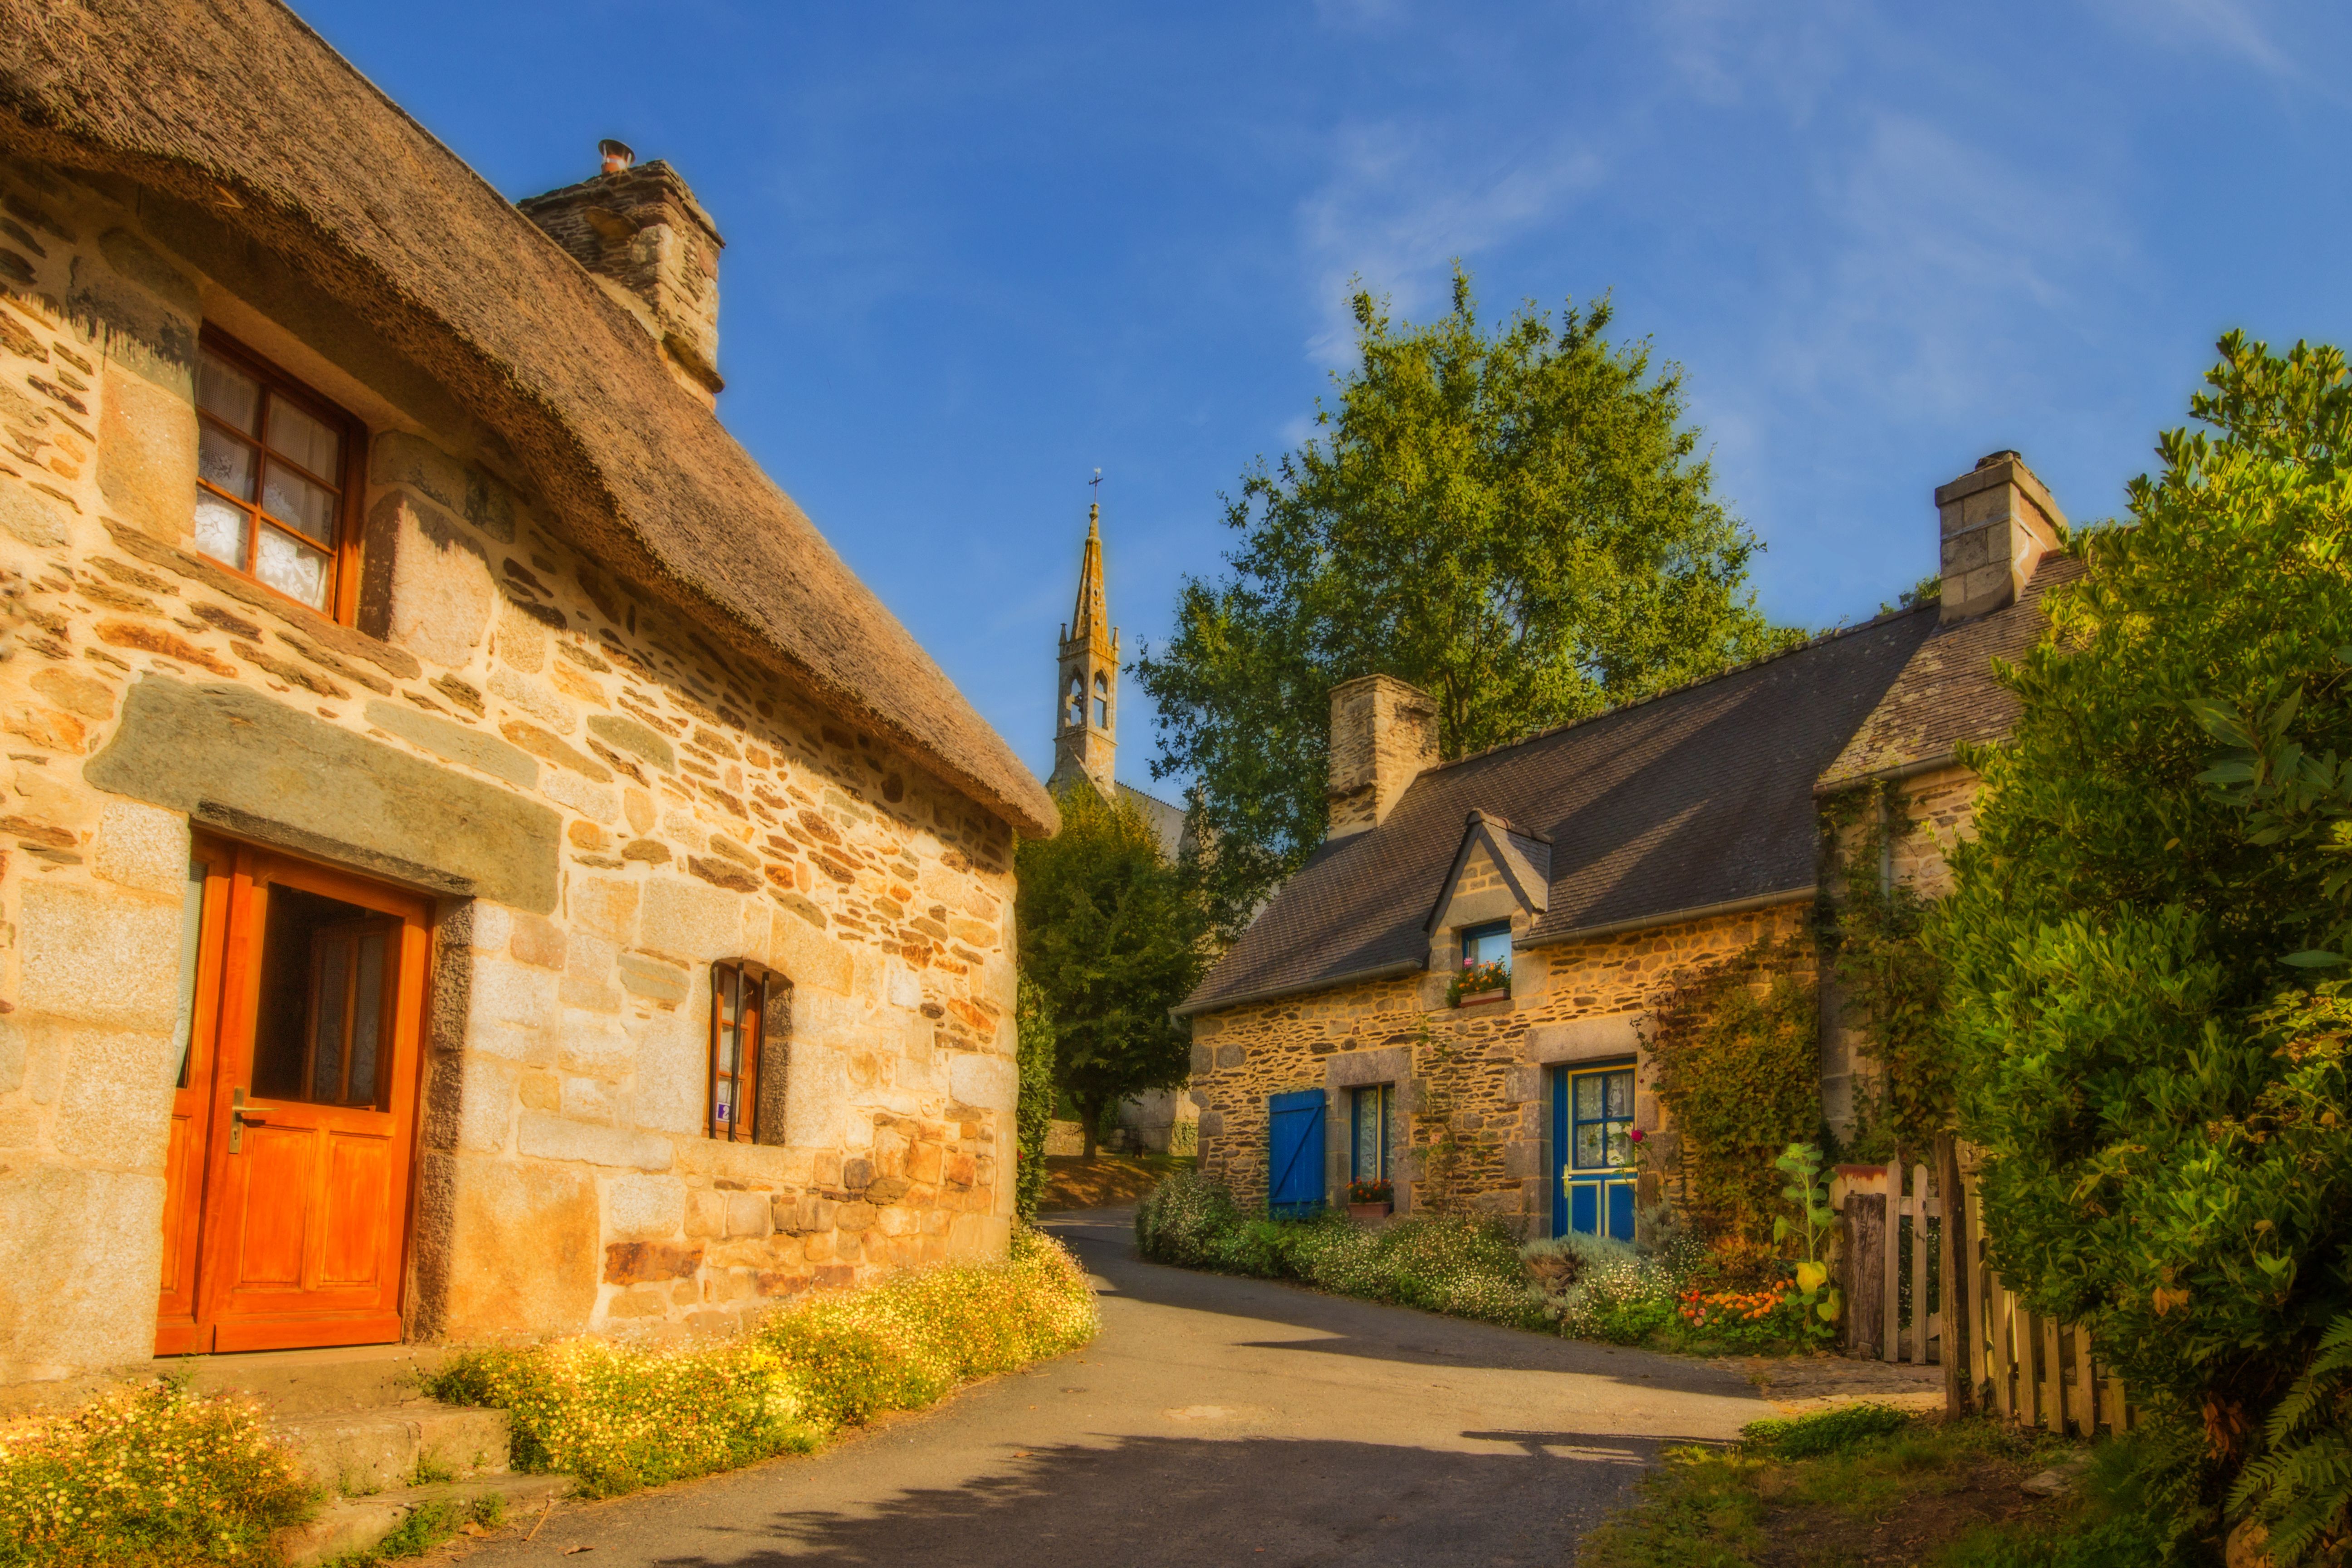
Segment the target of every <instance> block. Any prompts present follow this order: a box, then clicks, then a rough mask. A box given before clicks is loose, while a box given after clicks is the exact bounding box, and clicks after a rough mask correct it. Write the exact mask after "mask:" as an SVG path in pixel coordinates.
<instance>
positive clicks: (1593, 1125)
mask: <svg viewBox="0 0 2352 1568" xmlns="http://www.w3.org/2000/svg"><path fill="white" fill-rule="evenodd" d="M1576 1163H1577V1165H1578V1167H1579V1168H1580V1169H1584V1170H1591V1169H1593V1168H1595V1167H1597V1166H1598V1165H1599V1164H1600V1163H1601V1123H1600V1122H1598V1121H1588V1122H1585V1123H1583V1124H1582V1125H1581V1126H1580V1127H1578V1128H1577V1130H1576Z"/></svg>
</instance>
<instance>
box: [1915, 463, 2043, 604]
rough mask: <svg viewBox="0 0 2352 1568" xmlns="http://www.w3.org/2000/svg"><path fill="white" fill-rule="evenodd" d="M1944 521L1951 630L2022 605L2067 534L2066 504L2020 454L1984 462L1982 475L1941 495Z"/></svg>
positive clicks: (1968, 476) (1964, 478)
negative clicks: (2037, 572) (2036, 572)
mask: <svg viewBox="0 0 2352 1568" xmlns="http://www.w3.org/2000/svg"><path fill="white" fill-rule="evenodd" d="M1936 514H1937V520H1938V521H1939V522H1940V523H1941V525H1942V526H1941V531H1942V534H1943V545H1944V613H1943V624H1944V625H1946V626H1949V625H1950V624H1951V623H1952V622H1954V621H1958V620H1966V619H1967V618H1968V617H1969V616H1981V615H1983V614H1985V613H1986V612H1987V611H1989V610H1998V609H2001V608H2004V607H2005V606H2007V605H2013V604H2015V603H2016V602H2017V595H2019V594H2020V593H2021V592H2022V591H2023V590H2024V587H2025V581H2026V579H2027V578H2029V577H2031V576H2032V575H2033V569H2034V568H2035V567H2036V566H2038V565H2040V564H2041V563H2042V556H2043V555H2045V554H2047V553H2048V552H2051V551H2053V550H2054V549H2056V548H2057V547H2058V531H2059V530H2060V529H2062V528H2063V527H2065V526H2066V516H2065V514H2064V513H2063V512H2062V511H2060V510H2058V503H2057V502H2056V501H2054V500H2051V499H2050V492H2049V491H2048V490H2046V489H2042V481H2041V480H2040V479H2035V478H2034V477H2033V470H2032V469H2031V468H2027V467H2026V466H2025V459H2024V458H2021V457H2019V456H2018V455H2017V454H2016V453H2014V452H1995V453H1993V454H1991V455H1990V457H1985V458H1979V459H1978V460H1977V466H1976V467H1975V468H1972V469H1970V470H1969V472H1967V473H1965V474H1962V475H1961V476H1960V477H1959V478H1958V479H1954V480H1953V481H1952V482H1951V483H1950V484H1948V485H1940V486H1938V487H1937V490H1936Z"/></svg>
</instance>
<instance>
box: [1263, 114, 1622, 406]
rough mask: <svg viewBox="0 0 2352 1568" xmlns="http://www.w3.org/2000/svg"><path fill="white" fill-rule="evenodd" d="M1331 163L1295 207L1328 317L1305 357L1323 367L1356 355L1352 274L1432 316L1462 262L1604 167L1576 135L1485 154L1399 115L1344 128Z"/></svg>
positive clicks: (1551, 208)
mask: <svg viewBox="0 0 2352 1568" xmlns="http://www.w3.org/2000/svg"><path fill="white" fill-rule="evenodd" d="M1331 164H1332V168H1331V173H1330V174H1329V176H1328V178H1327V179H1326V180H1325V181H1324V182H1323V184H1321V185H1320V186H1318V188H1317V189H1316V190H1315V191H1313V192H1312V193H1311V194H1310V195H1308V196H1307V199H1306V200H1305V201H1304V202H1302V203H1301V204H1300V205H1299V209H1298V223H1299V230H1300V243H1301V248H1302V250H1303V251H1304V254H1305V257H1306V261H1307V272H1308V279H1307V287H1308V288H1309V289H1312V290H1313V292H1314V299H1315V303H1316V305H1317V307H1318V310H1320V311H1321V313H1322V317H1323V326H1322V329H1321V331H1318V332H1317V333H1316V334H1315V336H1314V337H1313V338H1312V339H1310V340H1309V342H1308V343H1307V354H1308V357H1309V358H1310V359H1312V360H1313V361H1314V362H1315V363H1320V364H1326V365H1337V364H1339V363H1344V362H1345V361H1346V360H1347V358H1348V357H1349V343H1350V342H1352V339H1353V331H1354V323H1353V322H1352V321H1351V320H1350V319H1349V313H1348V303H1347V295H1348V285H1349V279H1361V280H1362V283H1363V286H1364V287H1366V288H1368V289H1370V290H1371V291H1372V292H1373V293H1374V294H1384V295H1387V296H1389V297H1390V298H1391V300H1393V301H1394V303H1395V305H1396V308H1397V309H1398V310H1400V311H1401V312H1402V313H1403V314H1405V315H1407V316H1419V315H1425V314H1427V313H1428V312H1429V310H1431V308H1432V307H1433V306H1434V305H1436V304H1437V303H1438V302H1439V301H1441V300H1443V299H1444V291H1445V287H1446V276H1447V268H1448V266H1449V264H1450V263H1451V262H1452V261H1453V260H1454V258H1457V257H1459V258H1465V259H1466V258H1471V257H1475V255H1477V254H1478V253H1479V252H1480V251H1483V250H1486V249H1488V248H1490V247H1495V246H1496V245H1500V244H1503V243H1505V242H1507V241H1508V240H1510V239H1513V238H1516V237H1518V236H1520V235H1522V234H1524V233H1526V232H1527V231H1528V230H1529V229H1532V228H1535V227H1538V226H1541V225H1544V224H1547V223H1550V222H1553V221H1555V220H1556V219H1557V218H1558V217H1559V216H1560V212H1561V210H1562V208H1563V207H1565V206H1566V205H1568V204H1569V203H1570V202H1571V201H1572V200H1573V199H1574V198H1575V197H1577V196H1578V195H1581V194H1582V193H1584V192H1587V191H1590V190H1591V189H1593V188H1594V187H1595V186H1597V185H1598V184H1600V183H1601V178H1602V175H1603V174H1604V172H1605V167H1606V165H1605V161H1604V160H1603V159H1602V158H1601V156H1600V154H1599V153H1596V152H1594V151H1593V150H1591V148H1590V147H1589V146H1587V145H1585V144H1584V143H1583V142H1581V141H1580V140H1578V139H1575V138H1572V137H1570V138H1564V139H1560V140H1556V141H1551V142H1547V143H1545V144H1543V145H1540V146H1537V147H1532V148H1525V149H1522V150H1521V151H1519V152H1518V153H1517V154H1516V155H1511V156H1505V157H1496V156H1494V155H1492V154H1491V153H1490V154H1489V155H1488V156H1486V158H1483V159H1482V158H1480V157H1478V156H1477V155H1476V154H1475V153H1473V152H1472V151H1470V150H1469V149H1466V148H1465V147H1464V146H1462V145H1459V144H1456V142H1455V139H1453V138H1449V137H1447V136H1445V135H1443V134H1441V133H1440V132H1436V131H1435V130H1433V129H1432V128H1431V127H1429V126H1427V125H1415V124H1402V123H1397V122H1381V123H1371V124H1355V125H1349V126H1346V127H1343V128H1342V129H1341V130H1340V131H1339V132H1337V133H1336V134H1335V135H1334V137H1333V140H1332V151H1331Z"/></svg>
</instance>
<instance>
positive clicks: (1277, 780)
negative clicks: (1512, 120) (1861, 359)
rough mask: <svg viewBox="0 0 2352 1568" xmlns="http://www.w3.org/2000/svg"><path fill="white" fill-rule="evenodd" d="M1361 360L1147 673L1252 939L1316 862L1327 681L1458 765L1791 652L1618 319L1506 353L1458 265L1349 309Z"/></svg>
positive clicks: (1700, 464) (1224, 915) (1676, 406)
mask: <svg viewBox="0 0 2352 1568" xmlns="http://www.w3.org/2000/svg"><path fill="white" fill-rule="evenodd" d="M1355 316H1356V326H1357V334H1356V335H1357V348H1358V352H1359V355H1360V363H1358V364H1357V365H1356V366H1355V367H1354V368H1352V369H1351V370H1349V372H1348V373H1347V374H1345V375H1342V376H1339V377H1336V378H1335V381H1336V384H1337V390H1338V397H1337V406H1336V407H1333V406H1328V405H1323V404H1321V403H1319V402H1318V406H1317V412H1316V423H1317V425H1318V427H1319V430H1320V435H1319V436H1318V437H1316V438H1313V439H1310V440H1308V441H1307V442H1306V443H1305V444H1304V445H1302V446H1301V447H1299V448H1298V449H1297V450H1296V451H1294V452H1290V453H1286V454H1285V455H1284V456H1283V457H1282V458H1281V459H1280V460H1279V461H1278V462H1277V463H1276V464H1275V465H1274V466H1273V467H1272V468H1269V467H1267V466H1266V464H1265V461H1264V460H1263V459H1261V460H1260V461H1259V462H1258V463H1257V464H1256V465H1255V466H1254V467H1253V468H1250V469H1248V470H1247V471H1245V472H1244V474H1243V476H1242V481H1241V489H1240V492H1239V494H1238V495H1235V496H1232V497H1228V498H1227V499H1226V511H1225V521H1227V522H1228V523H1229V524H1230V525H1231V526H1232V527H1233V528H1234V529H1235V530H1236V531H1238V532H1240V533H1241V534H1242V536H1243V539H1242V543H1241V545H1240V546H1239V548H1237V549H1236V550H1235V551H1234V552H1233V553H1232V554H1231V555H1229V556H1228V557H1227V562H1228V564H1229V566H1230V568H1231V570H1230V572H1229V573H1228V574H1226V575H1225V576H1224V577H1223V578H1222V579H1220V580H1218V581H1216V582H1203V581H1202V580H1200V579H1197V578H1188V579H1186V580H1185V582H1184V584H1183V585H1182V588H1181V595H1180V601H1179V604H1178V607H1177V626H1176V632H1175V636H1174V637H1173V639H1172V640H1171V641H1170V642H1169V643H1168V644H1167V645H1166V646H1165V647H1162V648H1160V649H1159V650H1157V651H1156V652H1155V651H1153V650H1151V649H1149V648H1147V649H1146V650H1145V652H1144V657H1143V658H1140V659H1139V661H1138V662H1137V664H1136V673H1137V675H1138V677H1139V679H1140V680H1141V681H1142V684H1143V687H1144V689H1146V690H1147V691H1149V692H1150V694H1151V696H1152V699H1153V700H1154V701H1155V702H1156V703H1157V705H1158V707H1159V712H1160V755H1159V757H1158V758H1157V759H1156V760H1155V761H1154V762H1153V763H1152V772H1153V773H1154V775H1155V776H1157V777H1163V778H1164V777H1167V776H1170V775H1171V774H1181V775H1184V776H1187V777H1190V778H1192V780H1194V781H1195V782H1196V784H1197V785H1198V790H1199V795H1198V801H1197V810H1198V812H1199V814H1200V815H1199V816H1198V817H1197V818H1196V821H1197V822H1198V823H1199V825H1200V826H1202V828H1203V829H1204V830H1205V831H1204V832H1203V833H1202V834H1201V835H1200V839H1201V841H1202V842H1203V843H1205V844H1209V845H1212V846H1213V854H1209V855H1205V856H1203V857H1202V864H1201V867H1200V871H1201V874H1202V879H1203V881H1204V883H1205V885H1206V886H1207V887H1209V889H1211V890H1212V892H1213V897H1214V900H1215V910H1216V914H1217V917H1218V920H1219V922H1220V924H1221V926H1222V927H1223V929H1224V930H1225V931H1227V932H1228V933H1230V932H1232V931H1234V930H1236V929H1237V928H1238V926H1239V925H1240V924H1241V923H1243V922H1244V921H1245V920H1246V918H1247V916H1248V914H1249V912H1250V911H1251V910H1253V909H1254V908H1255V905H1256V904H1257V902H1258V900H1260V899H1262V898H1263V897H1264V895H1265V891H1266V889H1269V888H1270V887H1271V886H1272V885H1273V884H1274V883H1275V882H1276V881H1278V880H1279V879H1282V878H1283V877H1285V876H1286V875H1288V874H1289V873H1290V872H1291V871H1292V870H1294V869H1296V868H1297V866H1298V864H1299V863H1300V862H1301V861H1302V860H1304V859H1305V858H1306V857H1307V854H1309V853H1310V852H1311V851H1312V850H1313V849H1314V848H1315V847H1316V846H1317V845H1318V844H1319V843H1320V842H1321V841H1322V837H1323V829H1324V823H1325V803H1324V788H1325V783H1326V780H1327V778H1328V763H1327V741H1328V737H1327V734H1326V731H1327V729H1328V722H1329V713H1330V690H1331V688H1332V687H1333V686H1334V685H1336V684H1338V683H1339V682H1341V681H1344V680H1349V679H1355V678H1356V677H1359V676H1363V675H1370V674H1376V673H1385V674H1389V675H1394V676H1397V677H1400V678H1402V679H1406V680H1410V681H1412V682H1413V683H1414V684H1415V685H1417V686H1420V687H1422V688H1423V689H1425V690H1427V691H1428V692H1429V693H1430V694H1431V695H1432V696H1433V697H1434V698H1435V699H1436V701H1437V707H1438V734H1439V746H1440V749H1441V751H1442V752H1444V755H1445V756H1446V757H1448V758H1452V757H1458V756H1460V755H1462V754H1463V753H1465V752H1472V751H1476V750H1479V749H1481V748H1483V747H1486V746H1492V745H1496V744H1498V743H1501V742H1507V741H1514V740H1517V739H1519V738H1520V737H1522V736H1524V735H1526V734H1528V732H1530V731H1535V730H1538V729H1542V728H1546V727H1548V726H1551V725H1557V724H1561V723H1566V722H1568V721H1571V720H1575V719H1581V718H1585V717H1588V716H1589V715H1591V714H1593V713H1596V712H1598V711H1600V710H1601V709H1603V708H1606V707H1608V706H1610V705H1611V704H1612V703H1617V702H1622V701H1625V700H1629V699H1633V698H1638V697H1643V696H1646V695H1649V694H1651V693H1654V692H1656V691H1659V690H1661V689H1665V688H1667V687H1671V686H1675V685H1678V684H1680V683H1682V682H1685V681H1687V680H1690V679H1694V678H1696V677H1699V676H1704V675H1707V674H1711V673H1713V672H1715V671H1717V670H1718V669H1721V668H1724V667H1725V666H1727V665H1728V664H1732V663H1736V662H1738V661H1739V660H1742V659H1745V658H1750V657H1752V656H1754V655H1756V654H1759V653H1761V652H1765V651H1768V650H1769V649H1771V648H1773V647H1779V646H1781V645H1782V644H1783V643H1784V642H1785V641H1786V640H1787V638H1788V637H1789V635H1790V634H1785V633H1780V632H1776V631H1774V630H1773V629H1772V628H1770V627H1769V626H1767V625H1766V624H1765V622H1764V619H1763V617H1762V616H1760V615H1759V613H1758V612H1757V610H1756V608H1755V606H1754V605H1753V603H1752V599H1751V595H1749V594H1748V592H1747V589H1746V581H1747V572H1748V559H1749V557H1750V556H1751V555H1752V554H1753V553H1754V552H1756V551H1757V550H1758V549H1759V548H1760V546H1759V544H1758V543H1757V541H1756V539H1755V537H1754V536H1753V535H1752V534H1750V533H1749V532H1748V530H1747V528H1746V527H1745V526H1744V525H1742V524H1741V523H1740V522H1739V521H1738V520H1737V519H1735V518H1733V517H1732V516H1731V515H1730V514H1729V513H1728V512H1727V511H1726V510H1724V508H1723V506H1722V504H1721V503H1720V502H1718V501H1717V500H1716V499H1715V497H1714V493H1713V489H1712V486H1713V474H1712V471H1711V469H1710V468H1709V466H1708V464H1707V463H1706V461H1705V460H1704V459H1702V458H1697V457H1696V452H1697V449H1698V433H1697V432H1696V430H1694V429H1692V428H1691V427H1690V426H1687V425H1686V424H1685V422H1684V400H1683V388H1682V377H1681V373H1680V371H1679V370H1678V369H1677V368H1675V366H1673V365H1666V366H1664V367H1663V368H1661V369H1659V370H1658V371H1657V372H1656V373H1653V371H1652V367H1651V363H1650V354H1649V349H1648V346H1647V345H1646V343H1641V344H1634V345H1632V346H1619V345H1615V344H1612V342H1610V341H1609V340H1608V337H1607V335H1606V334H1607V330H1608V327H1609V323H1610V320H1611V316H1610V308H1609V302H1608V301H1607V300H1605V299H1604V300H1601V302H1600V303H1599V304H1596V305H1594V306H1593V307H1591V309H1590V310H1577V309H1575V308H1574V307H1570V308H1569V309H1567V310H1563V311H1562V312H1561V314H1560V317H1559V321H1558V324H1557V325H1556V326H1555V325H1554V324H1553V322H1552V321H1550V320H1549V319H1548V318H1547V317H1545V316H1544V315H1542V314H1540V313H1539V312H1538V311H1537V310H1536V309H1535V308H1534V306H1533V305H1532V304H1529V305H1527V306H1524V307H1522V308H1521V309H1520V310H1519V311H1518V312H1517V314H1515V315H1513V316H1512V317H1511V318H1510V319H1509V320H1508V321H1505V322H1503V323H1502V324H1501V325H1500V326H1499V327H1497V328H1496V329H1495V330H1493V331H1491V332H1489V331H1488V330H1487V329H1486V327H1485V326H1484V325H1482V323H1481V322H1480V321H1479V320H1478V317H1477V313H1476V310H1475V307H1474V305H1473V303H1472V300H1471V294H1470V279H1469V277H1468V276H1467V274H1465V273H1464V272H1462V271H1461V270H1459V269H1458V268H1457V269H1456V271H1455V273H1454V306H1453V310H1451V311H1450V312H1449V313H1448V314H1446V315H1445V316H1444V317H1443V318H1441V319H1440V320H1439V321H1435V322H1433V323H1432V324H1429V325H1426V326H1414V325H1412V324H1410V323H1404V322H1397V321H1391V318H1390V316H1389V314H1388V310H1387V307H1386V305H1385V304H1384V303H1382V302H1381V301H1379V300H1374V299H1373V298H1372V297H1371V296H1370V294H1368V293H1359V294H1358V295H1357V296H1356V298H1355Z"/></svg>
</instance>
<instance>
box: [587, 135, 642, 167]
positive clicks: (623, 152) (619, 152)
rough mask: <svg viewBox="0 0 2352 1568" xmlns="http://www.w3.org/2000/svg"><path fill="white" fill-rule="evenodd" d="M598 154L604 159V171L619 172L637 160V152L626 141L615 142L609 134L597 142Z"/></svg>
mask: <svg viewBox="0 0 2352 1568" xmlns="http://www.w3.org/2000/svg"><path fill="white" fill-rule="evenodd" d="M596 155H597V156H598V157H600V158H602V159H603V160H604V173H606V174H619V173H620V172H621V171H622V170H624V169H625V168H627V167H628V166H629V165H630V164H632V163H635V162H636V161H637V154H636V153H635V151H634V150H633V149H632V148H631V147H630V146H629V144H628V143H627V142H615V141H614V140H613V139H612V138H611V137H610V136H607V137H605V138H604V140H603V141H602V142H597V143H596Z"/></svg>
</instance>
